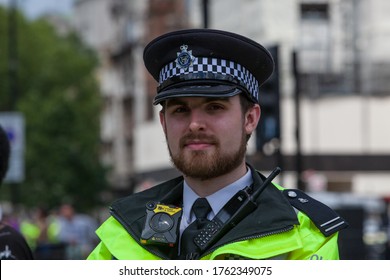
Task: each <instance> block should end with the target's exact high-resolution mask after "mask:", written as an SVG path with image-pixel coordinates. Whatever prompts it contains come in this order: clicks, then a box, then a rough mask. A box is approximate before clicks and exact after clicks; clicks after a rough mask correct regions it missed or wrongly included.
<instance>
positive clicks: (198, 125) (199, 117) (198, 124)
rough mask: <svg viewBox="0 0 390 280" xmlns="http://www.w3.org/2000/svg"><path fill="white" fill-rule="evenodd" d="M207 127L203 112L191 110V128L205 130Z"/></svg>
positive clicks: (192, 129)
mask: <svg viewBox="0 0 390 280" xmlns="http://www.w3.org/2000/svg"><path fill="white" fill-rule="evenodd" d="M205 128H206V119H205V116H204V114H203V113H202V112H200V111H197V110H194V111H192V112H191V117H190V123H189V129H190V130H191V131H199V130H204V129H205Z"/></svg>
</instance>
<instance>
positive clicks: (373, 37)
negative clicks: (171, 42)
mask: <svg viewBox="0 0 390 280" xmlns="http://www.w3.org/2000/svg"><path fill="white" fill-rule="evenodd" d="M389 13H390V2H389V1H387V0H256V1H254V0H241V1H234V0H66V1H65V0H61V1H50V0H48V1H43V0H0V44H1V45H0V81H1V82H0V124H1V125H2V126H3V127H4V128H5V129H6V131H7V134H8V137H9V139H10V141H11V145H12V155H11V161H10V168H9V171H8V173H7V176H6V180H5V182H4V184H3V186H2V187H1V189H0V203H1V206H2V219H3V221H6V222H8V223H10V224H12V225H14V227H15V228H17V229H20V231H21V232H22V233H23V234H24V235H25V236H26V237H27V238H28V241H29V242H30V244H31V246H32V247H33V248H34V250H35V254H36V256H37V258H41V259H62V258H63V259H77V258H84V257H85V256H86V255H87V254H88V252H89V250H90V248H92V247H93V246H94V245H95V244H96V242H97V240H96V237H95V236H94V234H93V231H94V230H95V229H96V227H97V225H98V224H99V223H100V222H101V221H102V220H104V219H105V218H106V217H108V215H109V213H108V206H109V205H110V203H111V202H112V201H113V200H114V199H116V198H119V197H122V196H124V195H128V194H131V193H133V192H137V191H140V190H142V189H146V188H149V187H151V186H153V185H154V184H155V183H158V182H160V181H162V180H165V179H167V178H170V177H174V176H176V175H178V173H177V172H176V171H175V169H174V168H173V167H172V166H171V164H170V161H169V156H168V152H167V149H166V144H165V139H164V135H163V132H162V129H161V128H160V124H159V121H158V111H159V109H160V108H158V107H153V106H152V100H153V97H154V95H155V92H156V86H157V84H156V82H155V81H154V80H153V79H152V77H151V76H149V74H148V73H147V71H146V70H145V68H144V65H143V59H142V55H143V48H144V46H145V45H146V44H147V43H148V42H149V41H150V40H152V39H153V38H155V37H156V36H158V35H161V34H163V33H166V32H168V31H173V30H177V29H183V28H203V27H206V28H213V29H223V30H227V31H231V32H236V33H240V34H242V35H245V36H248V37H250V38H252V39H253V40H255V41H257V42H259V43H261V44H262V45H264V46H265V47H267V48H268V49H269V50H270V52H271V53H272V54H273V56H274V58H275V63H276V66H277V67H276V71H275V72H274V74H273V76H272V77H271V79H270V80H269V81H268V82H267V83H266V84H265V85H264V86H263V88H262V92H261V97H260V102H261V106H262V119H261V124H260V126H259V127H258V130H257V131H256V135H254V136H255V137H252V138H251V142H250V144H249V149H248V156H249V158H248V160H249V162H250V163H252V164H253V165H254V166H255V167H256V168H257V169H258V170H260V171H262V172H264V173H265V174H268V173H269V172H270V171H271V170H272V169H273V168H274V167H275V166H277V165H278V166H280V167H281V168H282V170H283V171H284V172H283V173H282V174H283V175H279V177H278V178H277V179H276V181H277V182H278V183H280V184H282V185H283V186H284V187H286V188H299V189H302V190H305V191H307V192H309V193H310V194H311V195H312V196H313V197H315V198H316V199H318V200H320V201H323V202H325V203H327V204H328V205H329V206H331V207H333V208H334V209H335V210H336V211H337V212H339V213H340V214H341V215H342V216H344V217H345V218H346V219H347V220H348V222H349V223H350V227H349V228H348V229H347V230H344V231H342V232H341V233H340V255H341V258H342V259H390V253H389V252H390V241H389V240H390V226H389V216H390V207H389V202H390V172H389V171H390V123H389V120H390V110H389V108H390V52H389V51H388V50H389V49H390V17H389V16H388V14H389ZM64 224H65V226H63V225H64ZM61 225H62V226H61ZM49 228H51V229H50V230H48V229H49ZM61 228H62V229H64V231H65V232H62V233H61V230H60V229H61ZM71 229H72V230H71ZM73 229H74V230H73ZM76 229H78V230H76ZM75 232H77V234H78V236H72V234H73V235H74V234H75ZM79 240H83V241H82V242H81V241H79Z"/></svg>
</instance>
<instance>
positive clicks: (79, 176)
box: [0, 8, 106, 210]
mask: <svg viewBox="0 0 390 280" xmlns="http://www.w3.org/2000/svg"><path fill="white" fill-rule="evenodd" d="M6 18H7V12H6V11H5V10H4V9H2V8H0V42H7V40H8V38H7V32H3V31H6V30H7V27H6V24H7V20H6ZM17 26H18V32H17V34H18V37H17V42H18V59H19V65H18V74H17V76H18V99H17V102H16V108H7V107H6V105H5V104H7V102H0V103H1V105H0V110H10V109H14V110H15V109H16V110H18V111H21V112H22V113H23V114H24V117H25V121H26V157H25V159H26V180H25V182H23V183H22V184H21V185H20V186H18V187H19V192H20V195H19V199H20V203H23V204H25V205H27V206H40V205H45V206H47V207H54V206H58V205H59V204H60V203H61V202H63V201H67V202H72V203H74V204H75V205H76V206H77V207H78V208H79V209H80V210H88V209H90V208H92V207H94V206H96V205H97V203H98V202H99V195H100V193H101V191H103V190H104V189H105V187H106V181H105V172H104V169H103V167H102V166H101V165H100V163H99V130H100V129H99V116H100V110H101V105H102V104H101V99H100V94H99V88H98V84H97V81H96V79H95V74H94V69H95V68H96V65H97V59H96V57H95V56H94V53H93V52H91V51H90V50H88V49H87V48H85V47H84V46H83V45H82V44H81V43H80V41H79V40H78V39H77V37H76V36H75V35H74V34H71V35H68V36H66V37H61V36H59V35H57V33H56V32H55V30H54V29H53V27H52V26H51V25H50V24H48V23H47V22H46V21H44V20H36V21H27V20H26V19H25V18H24V17H23V15H20V14H19V15H18V22H17ZM1 44H2V45H1V46H0V48H1V49H2V51H0V53H1V55H0V63H1V66H0V67H1V68H0V80H1V81H7V80H8V77H7V66H6V65H7V57H6V55H4V54H6V53H7V44H4V43H1ZM3 50H5V51H3ZM0 84H2V85H1V86H0V100H8V99H7V98H9V92H8V91H9V90H8V86H7V85H6V84H7V83H0ZM8 187H14V186H3V190H2V191H4V189H7V188H8Z"/></svg>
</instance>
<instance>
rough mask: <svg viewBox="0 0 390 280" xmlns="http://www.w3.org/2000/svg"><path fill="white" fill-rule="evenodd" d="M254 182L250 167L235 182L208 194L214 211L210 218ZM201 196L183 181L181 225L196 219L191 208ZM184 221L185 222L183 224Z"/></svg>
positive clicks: (208, 199) (186, 224)
mask: <svg viewBox="0 0 390 280" xmlns="http://www.w3.org/2000/svg"><path fill="white" fill-rule="evenodd" d="M252 183H253V179H252V172H251V170H250V169H249V168H248V171H247V172H246V174H245V175H244V176H243V177H241V178H240V179H238V180H237V181H235V182H233V183H232V184H230V185H227V186H226V187H224V188H222V189H220V190H219V191H217V192H215V193H213V194H211V195H209V196H207V197H206V198H207V201H208V202H209V204H210V206H211V208H212V211H211V212H210V214H209V215H208V218H209V219H212V218H213V217H214V216H215V215H216V214H217V213H218V212H219V210H221V209H222V207H223V206H224V205H225V204H226V203H227V202H228V201H229V199H230V198H231V197H232V196H233V195H235V194H236V193H237V192H238V191H240V190H242V189H244V188H245V187H246V186H250V185H251V184H252ZM198 198H199V196H198V195H197V194H196V193H195V192H194V191H193V190H192V189H191V187H190V186H189V185H188V184H187V182H186V181H184V183H183V216H182V223H181V225H182V226H184V228H185V227H186V226H188V225H189V224H190V223H192V222H193V220H195V217H193V216H194V215H191V208H192V205H193V204H194V202H195V200H196V199H198ZM183 223H184V224H183Z"/></svg>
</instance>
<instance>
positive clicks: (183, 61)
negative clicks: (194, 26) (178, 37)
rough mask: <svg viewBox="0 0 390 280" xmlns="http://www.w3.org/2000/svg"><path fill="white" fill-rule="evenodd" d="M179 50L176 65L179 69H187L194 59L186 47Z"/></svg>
mask: <svg viewBox="0 0 390 280" xmlns="http://www.w3.org/2000/svg"><path fill="white" fill-rule="evenodd" d="M180 50H181V52H178V53H177V58H176V60H175V61H176V64H177V66H178V67H179V68H184V69H187V68H188V67H190V66H191V65H192V62H193V61H194V59H195V57H194V56H193V55H192V51H189V50H188V46H187V45H182V46H181V47H180Z"/></svg>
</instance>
